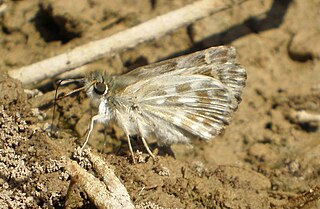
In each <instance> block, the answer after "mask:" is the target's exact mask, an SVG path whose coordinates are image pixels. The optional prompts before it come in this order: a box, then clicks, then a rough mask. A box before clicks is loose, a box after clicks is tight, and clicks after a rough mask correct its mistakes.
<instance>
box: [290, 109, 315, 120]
mask: <svg viewBox="0 0 320 209" xmlns="http://www.w3.org/2000/svg"><path fill="white" fill-rule="evenodd" d="M291 117H292V118H293V119H294V120H295V121H297V122H298V123H312V122H315V123H320V114H315V113H314V114H312V113H308V112H306V111H304V110H301V111H294V112H292V113H291Z"/></svg>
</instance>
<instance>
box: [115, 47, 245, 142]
mask: <svg viewBox="0 0 320 209" xmlns="http://www.w3.org/2000/svg"><path fill="white" fill-rule="evenodd" d="M235 57H236V53H235V49H234V48H233V47H225V46H222V47H212V48H209V49H207V50H204V51H200V52H196V53H193V54H190V55H186V56H182V57H179V58H175V59H171V60H166V61H163V62H160V63H156V64H152V65H148V66H146V67H142V68H138V69H135V70H133V71H131V72H129V73H127V74H125V75H123V76H120V77H119V78H121V79H127V81H128V82H129V83H130V84H127V85H126V86H125V87H124V88H123V89H122V90H121V91H120V92H118V97H119V98H121V99H122V100H123V99H124V100H127V101H132V102H133V103H134V104H135V106H136V107H137V108H136V111H135V113H134V118H136V122H137V124H138V128H139V132H140V134H141V135H142V137H145V138H148V137H149V136H150V135H151V134H152V135H155V136H156V138H157V139H158V142H159V143H160V144H171V143H177V142H184V143H188V142H189V139H190V136H197V137H201V138H203V139H212V138H214V137H215V136H216V135H218V134H219V133H220V132H221V130H222V129H223V128H224V127H225V125H227V124H228V123H229V121H230V117H231V114H232V113H233V112H234V111H235V110H236V109H237V107H238V104H239V102H240V101H241V92H242V89H243V87H244V86H245V81H246V72H245V70H244V69H243V68H242V67H241V66H239V65H237V64H236V63H235Z"/></svg>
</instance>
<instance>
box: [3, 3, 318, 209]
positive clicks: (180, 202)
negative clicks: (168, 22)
mask: <svg viewBox="0 0 320 209" xmlns="http://www.w3.org/2000/svg"><path fill="white" fill-rule="evenodd" d="M191 2H193V1H192V0H188V1H185V0H174V1H169V0H162V1H160V0H158V1H156V0H150V1H149V0H139V1H138V0H119V1H103V0H78V1H77V3H74V1H55V0H43V1H40V0H34V1H9V0H0V26H1V29H0V55H1V58H0V130H1V131H0V136H1V144H0V153H1V155H0V182H1V183H0V208H64V207H66V208H95V205H94V204H93V203H92V201H90V198H88V196H87V194H86V193H85V192H84V191H83V190H82V188H81V187H79V188H77V189H74V192H72V194H70V188H69V185H70V173H68V172H67V171H66V170H65V165H64V164H63V160H62V158H63V157H68V158H69V157H70V158H72V159H74V154H73V152H74V150H75V148H76V147H78V146H80V145H81V144H82V143H83V136H84V134H85V130H86V128H87V126H88V124H89V120H90V117H91V116H92V115H93V114H94V112H95V111H96V110H95V109H94V108H93V107H92V105H91V104H90V101H88V99H87V98H86V97H85V94H84V93H80V95H76V96H71V97H68V98H65V99H64V100H63V101H59V102H58V104H57V111H56V114H55V116H56V117H55V121H54V124H56V126H57V131H56V133H55V134H50V133H49V132H48V131H47V130H48V127H49V125H50V124H51V120H52V117H53V114H52V102H48V101H52V98H53V94H52V90H53V85H52V81H49V82H48V81H46V82H43V83H41V84H40V85H38V86H37V87H38V89H39V91H40V92H36V91H24V89H23V86H22V84H21V83H20V82H19V81H17V80H13V79H11V78H9V77H8V75H7V74H6V73H5V72H7V71H9V70H12V69H16V68H19V67H22V66H26V65H29V64H31V63H34V62H37V61H40V60H43V59H46V58H49V57H52V56H54V55H58V54H61V53H63V52H66V51H68V50H70V49H72V48H74V47H76V46H79V45H82V44H84V43H87V42H89V41H93V40H97V39H99V38H103V37H106V36H109V35H111V34H114V33H116V32H119V31H122V30H125V29H126V28H130V27H132V26H134V25H137V24H139V23H142V22H144V21H146V20H148V19H151V18H153V17H156V16H157V15H160V14H164V13H166V12H169V11H171V10H174V9H177V8H180V7H182V6H184V5H186V4H188V3H191ZM319 8H320V1H319V0H308V1H305V0H273V1H272V0H261V1H248V2H245V3H243V4H241V5H240V6H235V7H234V8H232V9H229V10H226V11H223V12H220V13H218V14H215V15H213V16H210V17H207V18H205V19H203V20H201V21H198V22H196V23H194V24H192V25H190V26H189V27H187V28H182V29H179V30H177V31H175V32H174V33H172V34H170V35H167V36H165V37H163V38H161V39H159V40H155V41H152V42H149V43H146V44H143V45H140V46H138V47H136V48H135V49H131V50H128V51H126V52H123V53H121V54H120V55H119V56H114V57H111V58H105V59H102V60H100V61H98V62H95V63H93V64H90V65H88V66H87V69H88V70H92V69H105V70H107V71H108V72H110V73H118V74H119V73H124V72H127V71H129V70H131V69H133V68H135V67H138V66H141V65H145V64H148V63H153V62H156V61H159V60H164V59H167V58H170V57H175V56H178V55H180V54H186V53H190V52H193V51H196V50H201V49H205V48H208V47H211V46H217V45H232V46H234V47H235V48H236V49H237V55H238V62H239V63H240V64H241V65H242V66H244V67H245V68H246V70H247V74H248V80H247V85H246V87H245V89H244V92H243V96H242V102H241V104H240V106H239V108H238V110H237V112H236V113H235V114H234V117H233V120H232V123H231V124H230V125H229V126H228V127H226V130H225V131H224V132H223V133H222V134H221V135H220V136H218V137H216V138H215V139H214V140H211V141H209V142H205V141H201V140H199V141H195V142H194V143H192V145H193V147H192V148H190V147H188V146H185V145H174V146H172V147H171V148H161V147H160V148H157V149H158V152H159V153H158V156H159V161H158V162H154V161H153V160H152V159H151V158H149V157H148V155H147V154H145V153H146V151H145V150H144V149H143V148H142V147H143V146H142V145H141V143H140V142H139V141H138V140H137V141H134V142H133V144H134V149H135V150H136V149H140V150H142V151H143V154H142V156H143V159H145V162H144V163H138V164H133V163H132V160H131V158H130V156H129V152H128V148H127V143H126V140H125V137H124V136H123V132H122V131H121V130H120V129H119V128H117V127H116V126H114V125H111V126H110V127H107V128H105V127H104V126H103V125H100V126H97V127H96V128H95V130H94V134H93V137H92V138H91V139H90V141H89V147H91V150H92V151H93V152H95V153H99V155H100V156H102V157H103V158H105V161H106V162H108V163H110V164H111V165H112V167H114V170H115V173H116V175H117V176H118V177H119V178H120V179H121V181H122V183H123V184H124V185H125V187H126V188H127V190H128V192H129V194H130V197H131V199H132V201H133V203H134V205H135V206H136V207H137V208H304V209H307V208H308V209H309V208H310V209H311V208H320V177H319V176H320V128H319V127H320V124H319V121H318V122H317V121H304V120H302V119H301V118H299V117H298V116H297V114H299V113H304V112H303V111H305V112H306V113H309V114H310V115H314V116H316V115H318V118H319V114H320V9H319ZM28 88H30V87H28ZM73 88H75V86H72V85H69V86H68V87H67V88H63V89H62V91H70V89H73ZM34 95H36V96H34ZM48 98H49V99H48ZM150 145H151V148H152V149H155V148H156V144H155V143H151V144H150ZM89 170H90V169H89ZM90 172H92V171H90ZM68 191H69V192H68Z"/></svg>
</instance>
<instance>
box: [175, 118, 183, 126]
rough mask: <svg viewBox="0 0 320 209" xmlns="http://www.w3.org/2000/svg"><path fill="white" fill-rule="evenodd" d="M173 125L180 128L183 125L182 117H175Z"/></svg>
mask: <svg viewBox="0 0 320 209" xmlns="http://www.w3.org/2000/svg"><path fill="white" fill-rule="evenodd" d="M173 123H174V124H176V125H177V126H180V125H181V124H182V120H181V117H179V116H174V117H173Z"/></svg>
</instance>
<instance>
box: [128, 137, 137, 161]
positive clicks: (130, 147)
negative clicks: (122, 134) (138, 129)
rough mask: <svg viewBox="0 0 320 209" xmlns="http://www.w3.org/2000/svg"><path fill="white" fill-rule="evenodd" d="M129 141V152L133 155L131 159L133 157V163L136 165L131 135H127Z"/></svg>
mask: <svg viewBox="0 0 320 209" xmlns="http://www.w3.org/2000/svg"><path fill="white" fill-rule="evenodd" d="M127 140H128V147H129V150H130V154H131V157H132V161H133V163H134V164H136V163H137V162H136V159H135V158H134V153H133V149H132V146H131V140H130V135H128V134H127Z"/></svg>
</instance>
